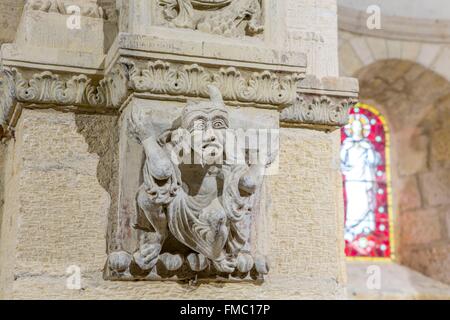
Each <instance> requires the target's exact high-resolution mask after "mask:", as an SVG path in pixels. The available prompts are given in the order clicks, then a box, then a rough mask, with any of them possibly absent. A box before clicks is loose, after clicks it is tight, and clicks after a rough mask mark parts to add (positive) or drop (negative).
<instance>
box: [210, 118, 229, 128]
mask: <svg viewBox="0 0 450 320" xmlns="http://www.w3.org/2000/svg"><path fill="white" fill-rule="evenodd" d="M212 126H213V128H214V129H226V127H227V125H226V123H225V121H224V120H223V119H214V121H213V124H212Z"/></svg>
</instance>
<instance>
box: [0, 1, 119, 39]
mask: <svg viewBox="0 0 450 320" xmlns="http://www.w3.org/2000/svg"><path fill="white" fill-rule="evenodd" d="M24 3H25V0H0V44H2V43H7V42H12V41H13V40H14V36H15V34H16V30H17V26H18V24H19V20H20V17H21V15H22V11H23V6H24ZM98 3H99V4H100V5H101V6H102V7H104V8H105V9H110V8H113V7H115V3H116V1H115V0H99V1H98Z"/></svg>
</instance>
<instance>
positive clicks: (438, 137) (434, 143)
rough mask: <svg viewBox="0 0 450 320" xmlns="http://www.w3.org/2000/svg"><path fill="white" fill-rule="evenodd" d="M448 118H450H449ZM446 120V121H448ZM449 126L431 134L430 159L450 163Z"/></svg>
mask: <svg viewBox="0 0 450 320" xmlns="http://www.w3.org/2000/svg"><path fill="white" fill-rule="evenodd" d="M449 120H450V119H449ZM449 120H447V121H449ZM449 143H450V127H449V126H447V127H445V128H442V129H440V130H437V131H435V132H433V133H432V135H431V161H432V162H435V161H436V162H441V163H443V164H450V147H449Z"/></svg>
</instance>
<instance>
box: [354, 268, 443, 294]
mask: <svg viewBox="0 0 450 320" xmlns="http://www.w3.org/2000/svg"><path fill="white" fill-rule="evenodd" d="M374 268H376V270H377V271H376V274H377V275H379V276H380V282H379V283H377V284H379V285H380V286H379V288H377V287H375V286H371V287H370V289H369V287H368V285H367V284H368V283H370V284H371V285H372V284H374V283H373V282H372V281H371V280H370V279H369V278H370V277H371V276H372V275H374V273H373V272H374V271H373V270H374ZM347 276H348V288H347V291H348V296H349V299H354V300H378V299H382V300H424V299H425V300H426V299H430V300H448V299H450V287H449V286H448V285H445V284H443V283H441V282H438V281H435V280H433V279H430V278H428V277H425V276H424V275H422V274H420V273H418V272H416V271H414V270H411V269H409V268H407V267H404V266H401V265H398V264H396V263H373V262H351V263H349V264H348V265H347Z"/></svg>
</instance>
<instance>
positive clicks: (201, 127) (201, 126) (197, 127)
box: [191, 120, 206, 131]
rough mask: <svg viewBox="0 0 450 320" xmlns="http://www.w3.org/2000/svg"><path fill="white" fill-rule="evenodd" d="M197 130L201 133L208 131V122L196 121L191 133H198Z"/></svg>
mask: <svg viewBox="0 0 450 320" xmlns="http://www.w3.org/2000/svg"><path fill="white" fill-rule="evenodd" d="M196 130H199V131H204V130H206V121H205V120H195V122H194V125H193V126H192V130H191V131H196Z"/></svg>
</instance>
